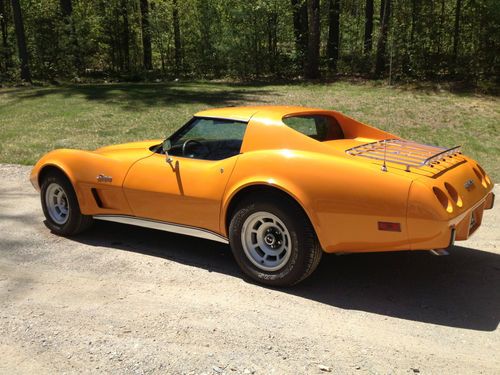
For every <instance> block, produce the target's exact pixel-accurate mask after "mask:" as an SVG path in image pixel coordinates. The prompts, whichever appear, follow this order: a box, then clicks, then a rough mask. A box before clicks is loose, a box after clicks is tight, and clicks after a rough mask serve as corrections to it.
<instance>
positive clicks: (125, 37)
mask: <svg viewBox="0 0 500 375" xmlns="http://www.w3.org/2000/svg"><path fill="white" fill-rule="evenodd" d="M121 8H122V9H121V13H122V18H123V33H122V48H123V60H124V61H122V68H123V69H125V71H127V72H130V27H129V22H128V3H127V0H122V1H121Z"/></svg>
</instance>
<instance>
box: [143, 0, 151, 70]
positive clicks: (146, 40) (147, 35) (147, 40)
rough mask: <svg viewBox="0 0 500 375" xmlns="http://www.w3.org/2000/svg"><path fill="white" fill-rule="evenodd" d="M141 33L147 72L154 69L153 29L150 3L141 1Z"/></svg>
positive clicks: (144, 64) (146, 0) (144, 63)
mask: <svg viewBox="0 0 500 375" xmlns="http://www.w3.org/2000/svg"><path fill="white" fill-rule="evenodd" d="M141 31H142V51H143V67H144V69H146V70H151V69H153V63H152V61H153V54H152V51H151V27H150V25H149V2H148V0H141Z"/></svg>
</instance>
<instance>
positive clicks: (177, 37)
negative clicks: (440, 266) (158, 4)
mask: <svg viewBox="0 0 500 375" xmlns="http://www.w3.org/2000/svg"><path fill="white" fill-rule="evenodd" d="M172 22H173V24H174V59H175V72H176V74H179V72H180V71H181V65H182V49H181V48H182V47H181V29H180V25H179V24H180V23H179V6H178V4H177V0H173V1H172Z"/></svg>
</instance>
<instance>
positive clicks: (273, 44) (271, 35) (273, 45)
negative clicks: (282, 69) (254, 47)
mask: <svg viewBox="0 0 500 375" xmlns="http://www.w3.org/2000/svg"><path fill="white" fill-rule="evenodd" d="M267 50H268V56H269V71H270V72H271V73H273V74H274V73H276V56H277V55H278V13H277V12H276V11H274V10H273V11H271V12H270V13H269V14H268V18H267Z"/></svg>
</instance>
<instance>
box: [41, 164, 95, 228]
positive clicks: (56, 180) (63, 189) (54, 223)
mask: <svg viewBox="0 0 500 375" xmlns="http://www.w3.org/2000/svg"><path fill="white" fill-rule="evenodd" d="M40 198H41V201H42V209H43V213H44V215H45V218H46V219H47V220H46V221H45V225H47V227H48V228H49V229H50V230H51V231H52V232H54V233H56V234H59V235H62V236H71V235H75V234H78V233H80V232H82V231H84V230H85V229H87V228H88V227H90V225H91V224H92V221H93V219H92V216H88V215H83V214H82V213H81V212H80V206H79V204H78V199H77V198H76V193H75V190H74V189H73V186H72V185H71V182H70V181H69V180H68V179H67V178H66V176H64V175H63V174H62V173H58V172H53V173H50V174H48V175H47V176H46V177H45V178H44V179H43V181H42V186H41V194H40Z"/></svg>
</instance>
